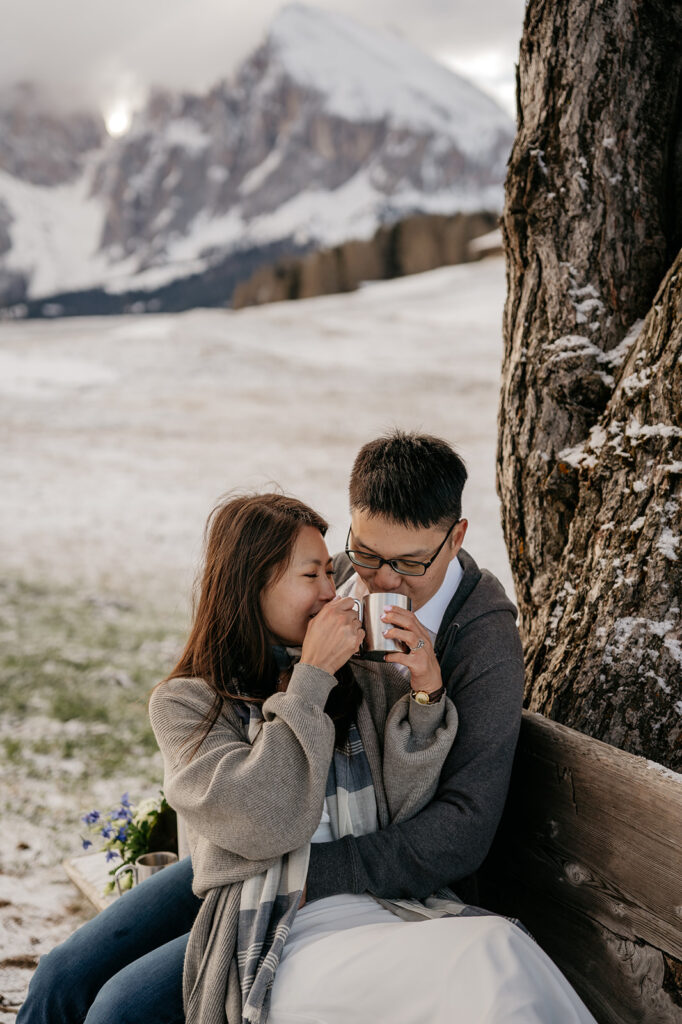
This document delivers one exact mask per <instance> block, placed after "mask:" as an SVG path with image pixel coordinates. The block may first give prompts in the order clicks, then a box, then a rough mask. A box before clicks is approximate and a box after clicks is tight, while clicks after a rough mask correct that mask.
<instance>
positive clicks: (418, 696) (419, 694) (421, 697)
mask: <svg viewBox="0 0 682 1024" xmlns="http://www.w3.org/2000/svg"><path fill="white" fill-rule="evenodd" d="M414 699H415V700H416V702H417V704H428V703H429V695H428V693H426V691H425V690H417V691H416V692H415V693H414Z"/></svg>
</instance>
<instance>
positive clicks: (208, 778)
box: [18, 495, 592, 1024]
mask: <svg viewBox="0 0 682 1024" xmlns="http://www.w3.org/2000/svg"><path fill="white" fill-rule="evenodd" d="M326 528H327V527H326V523H325V522H324V521H323V520H322V519H321V518H320V517H319V516H317V515H316V514H315V513H314V512H313V511H312V510H311V509H309V508H307V507H306V506H305V505H303V504H302V503H300V502H298V501H295V500H294V499H290V498H285V497H283V496H281V495H261V496H256V497H243V498H236V499H233V500H232V501H229V502H227V503H226V504H224V505H222V506H220V507H219V508H218V509H216V510H215V511H214V513H213V515H212V517H211V519H210V520H209V528H208V544H207V552H206V565H205V570H204V574H203V580H202V584H201V591H200V596H199V601H198V605H197V609H196V614H195V619H194V625H193V627H192V631H191V634H190V638H189V640H188V643H187V646H186V648H185V651H184V652H183V654H182V656H181V658H180V661H179V662H178V665H177V666H176V668H175V669H174V671H173V672H172V673H171V675H170V676H169V677H168V679H167V680H165V681H164V682H163V683H161V684H159V686H158V687H157V688H156V690H155V691H154V693H153V695H152V699H151V702H150V715H151V719H152V724H153V727H154V730H155V732H156V735H157V738H158V741H159V745H160V747H161V750H162V753H163V756H164V763H165V783H164V787H165V792H166V795H167V797H168V799H169V801H170V803H171V804H173V805H174V806H175V807H176V809H177V810H178V811H179V813H181V814H182V816H183V818H184V820H185V822H186V825H187V829H188V835H189V840H190V846H191V853H192V867H193V872H194V877H193V887H194V892H195V894H196V896H198V897H200V899H196V898H194V897H193V898H191V899H190V898H188V897H187V894H186V893H185V897H186V898H184V900H183V901H181V900H178V899H177V898H176V896H175V895H174V893H175V892H176V891H177V890H179V889H181V888H182V887H183V886H186V882H187V868H186V866H185V865H184V864H183V863H181V864H179V865H175V866H173V867H171V868H167V869H166V870H164V871H163V872H161V873H160V874H159V875H158V876H155V878H153V879H150V880H149V881H148V882H145V883H144V884H142V885H141V886H138V887H136V889H134V890H133V892H132V893H131V894H130V895H127V896H126V897H124V898H123V899H122V900H120V901H118V903H117V904H116V905H114V906H113V907H111V908H109V909H108V910H107V911H105V912H104V913H103V914H101V915H100V916H99V918H97V919H95V921H93V922H89V923H88V924H87V925H85V926H84V927H83V928H82V929H80V930H79V932H77V933H76V934H75V935H74V936H72V938H71V939H70V940H68V941H67V943H65V944H64V945H63V946H62V947H60V949H58V950H55V951H53V953H51V954H49V956H48V957H46V958H43V960H41V964H40V966H39V968H38V971H37V972H36V976H35V978H34V982H33V983H32V985H31V992H30V995H29V999H28V1000H27V1002H26V1004H25V1005H24V1007H23V1008H22V1010H21V1011H20V1014H19V1018H18V1024H35V1022H37V1021H41V1022H42V1021H48V1020H51V1021H60V1022H64V1021H71V1020H74V1021H75V1020H78V1021H82V1020H85V1021H86V1022H87V1024H100V1022H102V1024H104V1022H105V1021H106V1022H111V1021H113V1020H116V1021H124V1022H126V1024H131V1022H137V1021H140V1022H142V1021H145V1022H147V1021H149V1020H154V1021H155V1024H167V1022H168V1024H171V1022H173V1024H175V1022H178V1024H179V1022H181V1021H183V1020H185V1019H186V1020H187V1021H188V1022H190V1024H193V1022H201V1024H213V1022H214V1021H217V1022H219V1024H222V1022H224V1021H225V1020H229V1021H230V1022H233V1021H239V1020H249V1021H265V1020H266V1019H267V1020H269V1022H270V1024H290V1022H294V1021H297V1022H300V1024H303V1022H313V1021H315V1022H325V1024H332V1022H336V1021H338V1022H341V1021H343V1022H344V1024H345V1022H346V1021H347V1020H348V1019H349V1017H350V1016H352V1018H353V1019H354V1020H357V1021H359V1022H363V1021H367V1022H369V1021H376V1020H391V1021H392V1022H401V1021H403V1022H405V1024H418V1022H427V1021H428V1022H429V1024H431V1022H435V1024H438V1022H440V1021H446V1020H447V1021H448V1022H450V1021H451V1020H452V1019H453V1015H456V1017H457V1019H459V1020H462V1021H466V1022H467V1024H469V1022H471V1024H475V1022H481V1024H482V1022H484V1021H485V1022H487V1021H491V1022H492V1021H495V1022H496V1024H521V1022H523V1024H533V1022H538V1024H539V1022H540V1021H547V1020H552V1021H553V1022H557V1024H582V1022H588V1021H591V1020H592V1018H591V1016H590V1015H589V1014H588V1013H587V1011H586V1010H585V1008H584V1007H583V1006H582V1004H581V1003H580V1001H579V1000H578V999H577V997H576V996H575V994H574V993H573V992H572V990H571V989H570V987H569V986H568V984H567V983H566V982H565V980H564V979H563V977H562V976H561V975H560V974H559V972H558V971H557V970H556V968H554V966H553V965H552V964H551V962H550V961H549V960H548V959H547V958H546V957H545V956H544V954H543V953H542V952H541V951H540V950H539V949H538V948H537V947H536V946H535V944H534V943H533V942H532V941H531V940H530V939H529V938H528V937H527V936H526V935H525V934H524V933H523V932H522V930H521V929H520V928H517V927H516V926H515V925H514V924H511V923H510V922H507V921H506V920H504V919H501V918H498V917H494V916H487V915H484V912H480V911H476V910H475V909H474V908H466V907H463V905H462V904H461V903H459V902H458V901H456V898H454V896H453V894H452V893H450V892H443V893H439V894H437V896H436V897H433V898H430V899H429V900H426V901H423V902H420V901H417V900H394V901H381V902H380V901H378V900H375V899H374V898H373V897H371V896H370V895H369V894H363V895H349V896H334V897H330V898H328V899H323V900H319V901H317V902H314V903H312V904H310V905H308V904H306V902H305V877H306V867H307V857H308V852H309V843H310V841H313V842H317V841H325V840H331V839H336V838H340V837H341V836H343V835H348V834H356V835H357V834H361V833H370V832H372V831H375V830H376V829H377V828H380V827H385V826H387V825H388V824H389V823H390V822H391V821H398V820H401V819H403V818H406V817H409V816H410V815H412V814H414V813H416V811H417V810H419V809H420V808H421V807H422V806H424V804H425V803H427V802H428V801H429V800H430V799H431V797H432V796H433V794H434V792H435V788H436V785H437V780H438V774H439V771H440V767H441V766H442V763H443V760H444V758H445V756H446V754H447V752H448V750H449V748H450V746H451V744H452V741H453V739H454V736H455V734H456V730H457V715H456V711H455V708H454V706H453V705H452V703H451V702H450V701H449V699H448V698H447V696H445V695H444V694H443V693H442V684H441V680H440V676H439V675H437V676H434V674H433V669H430V670H429V672H430V675H429V677H428V678H412V679H411V680H410V681H408V679H407V678H406V677H405V676H403V675H402V674H401V673H400V672H399V671H398V670H397V669H396V668H395V667H393V666H389V665H377V664H375V663H363V662H361V661H358V660H353V661H352V667H349V665H348V660H349V658H351V657H352V656H353V655H354V654H355V653H356V652H357V651H358V649H359V647H360V644H361V641H362V637H363V631H362V627H361V624H360V621H359V619H358V617H357V614H356V610H355V607H354V603H353V601H352V600H351V599H345V600H336V599H335V592H334V585H333V582H332V576H331V560H330V559H329V554H328V552H327V549H326V546H325V544H324V535H325V532H326ZM401 632H402V631H399V630H395V631H394V633H393V635H396V636H398V638H399V639H402V640H403V641H405V642H406V643H407V645H408V646H410V647H412V646H414V645H415V638H413V637H411V636H410V635H409V634H404V635H401ZM411 688H412V689H415V690H416V689H417V688H418V689H419V690H425V691H426V692H427V693H429V694H431V695H432V702H431V703H429V704H418V703H417V702H416V701H414V700H412V699H411V697H410V692H411ZM152 890H153V891H154V896H155V905H154V906H146V907H144V905H143V901H144V898H145V893H146V892H149V893H151V892H152ZM164 894H165V896H164ZM166 897H167V898H168V901H169V902H168V906H166V905H165V898H166ZM126 901H129V902H128V904H127V906H128V907H129V908H132V906H133V904H134V905H135V907H136V908H137V909H138V911H139V913H138V917H137V919H136V920H135V921H132V919H131V911H130V910H127V909H126ZM168 908H171V909H170V910H169V909H168ZM197 911H198V912H197ZM154 914H156V917H155V918H154ZM481 914H483V915H484V916H479V915H481ZM107 915H109V918H108V920H107ZM126 915H127V916H126ZM406 922H410V924H411V925H412V926H410V927H408V926H407V925H406ZM416 922H419V923H420V927H419V929H417V928H416V926H415V923H416ZM190 928H191V931H190ZM138 932H139V934H138ZM107 934H108V938H109V941H108V944H107V948H106V951H105V949H104V943H105V942H106V937H107ZM133 950H134V952H133ZM77 958H80V960H79V965H78V966H76V963H75V961H76V959H77ZM107 960H108V963H107ZM183 961H184V968H183ZM67 979H68V980H67ZM83 989H85V992H83V991H82V990H83ZM183 1004H184V1005H183Z"/></svg>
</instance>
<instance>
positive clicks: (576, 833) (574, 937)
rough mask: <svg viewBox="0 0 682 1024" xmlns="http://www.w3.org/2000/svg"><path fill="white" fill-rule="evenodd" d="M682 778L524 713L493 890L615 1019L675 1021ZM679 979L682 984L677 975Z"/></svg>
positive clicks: (487, 872)
mask: <svg viewBox="0 0 682 1024" xmlns="http://www.w3.org/2000/svg"><path fill="white" fill-rule="evenodd" d="M681 823H682V778H680V776H677V775H675V774H674V773H672V772H667V771H666V770H665V769H661V768H660V767H659V766H656V765H652V764H651V763H649V762H647V761H645V760H644V759H643V758H638V757H634V756H633V755H631V754H627V753H625V752H624V751H621V750H618V749H616V748H614V747H611V746H609V745H608V744H606V743H601V742H600V741H598V740H594V739H592V738H590V737H587V736H584V735H582V734H581V733H578V732H576V731H575V730H573V729H568V728H566V727H565V726H562V725H559V724H558V723H556V722H551V721H549V720H548V719H545V718H543V717H542V716H540V715H532V714H530V713H528V712H524V721H523V726H522V731H521V738H520V741H519V749H518V752H517V758H516V762H515V766H514V772H513V776H512V785H511V789H510V794H509V799H508V802H507V807H506V810H505V815H504V819H503V822H502V825H501V827H500V830H499V833H498V836H497V837H496V840H495V843H494V846H493V850H492V851H491V855H490V857H489V858H488V861H487V863H486V865H485V867H484V870H483V872H482V889H483V895H484V900H487V901H488V902H489V903H490V904H491V905H495V906H496V907H497V909H500V910H502V911H504V912H505V913H512V914H515V915H516V916H518V917H520V918H521V920H523V921H524V923H525V924H526V925H527V926H528V927H529V928H530V929H531V931H532V932H533V934H534V935H535V937H536V938H537V939H538V941H539V942H540V944H541V945H542V946H543V948H544V949H545V950H546V951H547V952H548V953H549V955H550V956H551V957H552V959H554V960H555V962H556V963H557V964H558V965H559V967H560V968H561V969H562V970H563V971H564V973H565V974H566V975H567V977H569V979H570V980H571V982H572V983H573V984H574V985H575V987H576V989H577V990H578V992H579V993H580V994H581V996H582V997H583V999H584V1000H585V1002H586V1003H587V1004H588V1005H589V1006H590V1009H591V1010H592V1012H593V1013H594V1014H595V1016H596V1017H597V1019H598V1020H600V1021H603V1022H605V1024H630V1022H632V1024H635V1022H643V1021H647V1022H648V1021H651V1024H654V1022H655V1024H668V1022H673V1021H676V1022H679V1021H682V1008H681V1007H679V1006H678V1005H676V1004H675V1002H674V1001H673V999H672V998H671V997H670V996H669V995H668V994H667V993H666V992H665V991H664V984H665V982H666V966H665V961H664V957H663V953H666V954H668V956H669V957H672V958H673V962H674V960H675V959H678V960H679V959H682V824H681ZM671 987H674V986H671Z"/></svg>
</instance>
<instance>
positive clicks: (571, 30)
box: [498, 0, 682, 769]
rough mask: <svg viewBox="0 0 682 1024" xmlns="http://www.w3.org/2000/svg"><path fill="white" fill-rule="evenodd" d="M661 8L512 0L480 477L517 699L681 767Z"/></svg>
mask: <svg viewBox="0 0 682 1024" xmlns="http://www.w3.org/2000/svg"><path fill="white" fill-rule="evenodd" d="M681 39H682V4H680V2H679V0H552V2H550V0H530V3H529V4H528V7H527V10H526V19H525V25H524V33H523V39H522V42H521V53H520V61H519V69H518V107H519V111H518V116H519V127H518V134H517V137H516V141H515V144H514V147H513V150H512V154H511V158H510V165H509V171H508V177H507V184H506V205H505V211H504V217H503V232H504V237H505V248H506V254H507V280H508V295H507V303H506V307H505V317H504V333H505V359H504V367H503V384H502V395H501V404H500V422H499V426H500V443H499V451H498V491H499V494H500V497H501V499H502V508H503V524H504V530H505V537H506V541H507V548H508V551H509V554H510V560H511V565H512V571H513V574H514V578H515V583H516V588H517V599H518V603H519V611H520V621H521V629H522V635H523V639H524V644H525V649H526V654H527V665H528V672H527V692H526V698H527V704H528V706H529V707H530V708H531V709H532V710H536V711H542V712H543V713H544V714H546V715H548V716H549V717H551V718H554V719H557V720H559V721H561V722H564V723H565V724H568V725H571V726H573V727H574V728H578V729H580V730H581V731H583V732H586V733H589V734H591V735H593V736H596V737H598V738H600V739H604V740H606V741H607V742H610V743H613V744H615V745H616V746H620V747H623V748H624V749H626V750H630V751H632V752H633V753H636V754H643V755H645V756H647V757H650V758H652V759H653V760H656V761H659V762H661V763H662V764H665V765H668V766H669V767H673V768H677V769H680V768H682V726H681V723H682V692H681V690H680V683H679V679H680V677H681V674H682V616H681V614H680V602H681V601H682V544H681V538H680V533H681V532H682V526H681V524H682V512H681V506H682V370H681V363H680V357H681V355H682V326H681V322H682V260H681V257H680V256H679V255H678V251H679V249H680V244H681V243H682V118H681V111H682V45H680V40H681Z"/></svg>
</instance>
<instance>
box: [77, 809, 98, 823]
mask: <svg viewBox="0 0 682 1024" xmlns="http://www.w3.org/2000/svg"><path fill="white" fill-rule="evenodd" d="M99 819H100V813H99V811H90V813H89V814H84V815H83V817H82V818H81V821H83V822H85V824H86V825H96V824H97V822H98V821H99Z"/></svg>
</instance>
